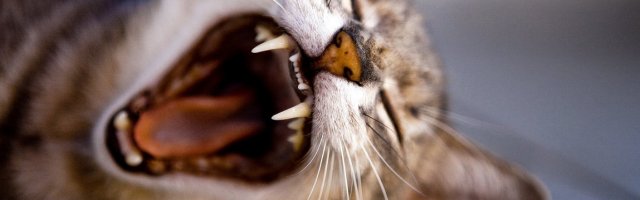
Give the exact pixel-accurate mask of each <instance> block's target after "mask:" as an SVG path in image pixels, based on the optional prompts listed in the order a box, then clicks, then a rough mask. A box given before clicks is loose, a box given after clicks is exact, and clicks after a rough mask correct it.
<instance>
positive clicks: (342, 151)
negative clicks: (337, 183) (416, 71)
mask: <svg viewBox="0 0 640 200" xmlns="http://www.w3.org/2000/svg"><path fill="white" fill-rule="evenodd" d="M343 141H344V140H343V139H340V143H339V144H340V158H341V159H342V161H341V162H340V163H341V164H342V176H343V178H344V187H345V195H346V198H345V199H349V194H350V193H349V182H348V181H347V166H346V163H345V159H344V142H343Z"/></svg>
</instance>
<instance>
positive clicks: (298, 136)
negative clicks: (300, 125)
mask: <svg viewBox="0 0 640 200" xmlns="http://www.w3.org/2000/svg"><path fill="white" fill-rule="evenodd" d="M287 141H289V142H290V143H291V146H293V151H295V152H299V151H300V149H301V148H302V143H303V141H304V136H303V135H302V131H296V133H295V134H293V135H291V136H289V138H288V139H287Z"/></svg>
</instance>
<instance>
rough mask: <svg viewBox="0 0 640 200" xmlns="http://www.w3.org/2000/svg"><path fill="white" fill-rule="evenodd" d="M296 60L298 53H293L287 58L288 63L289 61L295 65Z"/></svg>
mask: <svg viewBox="0 0 640 200" xmlns="http://www.w3.org/2000/svg"><path fill="white" fill-rule="evenodd" d="M298 59H300V53H295V54H293V55H292V56H291V57H289V61H291V62H292V63H295V62H296V61H298Z"/></svg>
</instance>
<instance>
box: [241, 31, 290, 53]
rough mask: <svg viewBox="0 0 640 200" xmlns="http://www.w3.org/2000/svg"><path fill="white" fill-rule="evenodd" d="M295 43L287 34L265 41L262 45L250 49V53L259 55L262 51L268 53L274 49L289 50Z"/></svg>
mask: <svg viewBox="0 0 640 200" xmlns="http://www.w3.org/2000/svg"><path fill="white" fill-rule="evenodd" d="M294 45H295V43H294V42H293V40H292V39H291V37H289V36H288V35H287V34H282V35H280V36H278V37H277V38H273V39H271V40H267V41H265V42H263V43H262V44H259V45H258V46H256V47H254V48H253V49H251V52H252V53H259V52H263V51H269V50H274V49H290V48H292V47H294Z"/></svg>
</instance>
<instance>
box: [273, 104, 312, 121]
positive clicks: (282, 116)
mask: <svg viewBox="0 0 640 200" xmlns="http://www.w3.org/2000/svg"><path fill="white" fill-rule="evenodd" d="M310 114H311V106H309V103H307V102H302V103H300V104H298V105H295V106H293V107H291V108H289V109H287V110H285V111H282V112H280V113H278V114H275V115H273V117H271V119H273V120H287V119H293V118H299V117H308V116H309V115H310Z"/></svg>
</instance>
